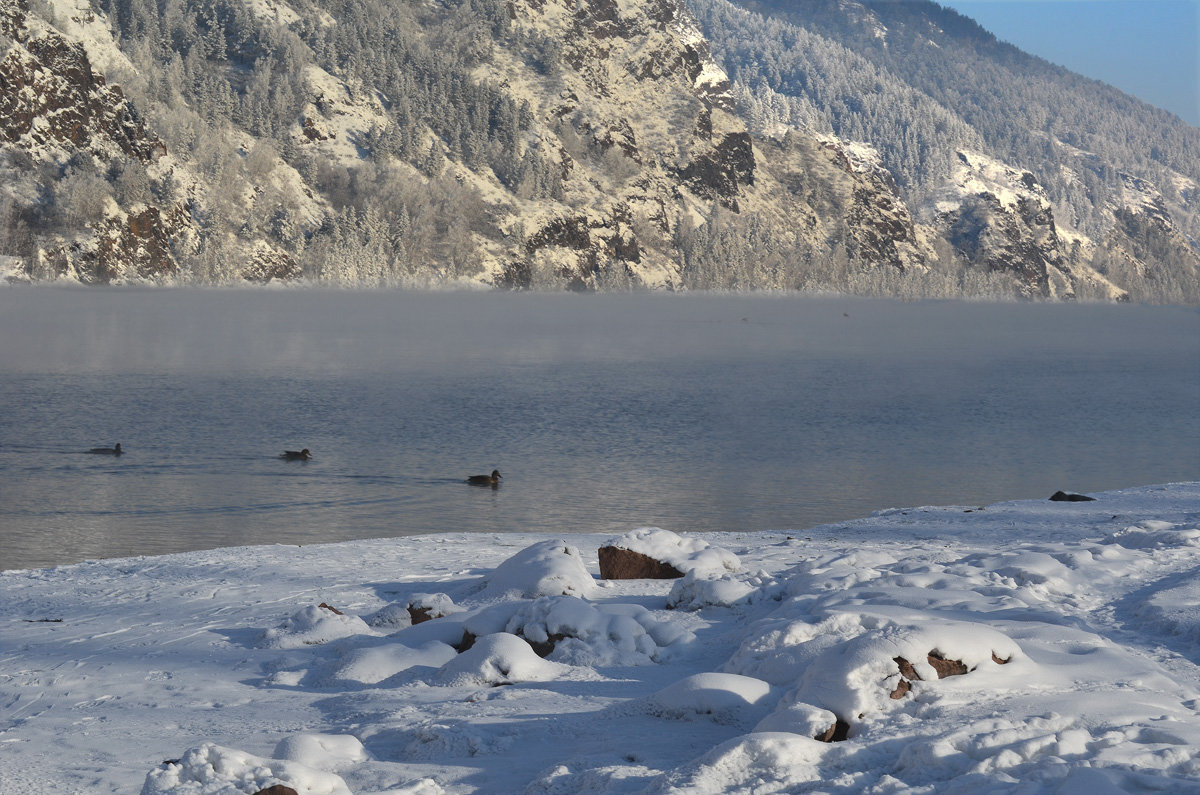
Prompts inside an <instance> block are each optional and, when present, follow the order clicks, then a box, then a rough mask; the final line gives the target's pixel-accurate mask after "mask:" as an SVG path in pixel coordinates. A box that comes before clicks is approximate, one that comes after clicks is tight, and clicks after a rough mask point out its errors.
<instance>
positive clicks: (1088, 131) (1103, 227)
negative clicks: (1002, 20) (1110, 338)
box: [692, 0, 1200, 302]
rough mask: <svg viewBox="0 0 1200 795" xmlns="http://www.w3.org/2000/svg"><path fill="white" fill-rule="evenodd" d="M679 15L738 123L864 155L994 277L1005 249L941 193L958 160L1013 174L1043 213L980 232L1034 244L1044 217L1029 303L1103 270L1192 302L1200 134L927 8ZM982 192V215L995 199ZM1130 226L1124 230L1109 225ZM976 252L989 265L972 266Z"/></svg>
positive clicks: (841, 4)
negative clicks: (876, 157)
mask: <svg viewBox="0 0 1200 795" xmlns="http://www.w3.org/2000/svg"><path fill="white" fill-rule="evenodd" d="M692 7H693V8H695V9H696V11H697V14H698V16H699V17H700V20H701V23H702V27H703V28H704V30H705V32H706V34H707V35H708V36H709V38H710V40H711V41H712V42H713V46H714V50H715V52H716V55H717V58H718V60H719V61H720V62H721V63H722V65H724V66H725V67H726V68H727V70H728V71H729V73H730V75H731V77H732V78H733V81H734V90H735V94H736V95H737V96H739V97H740V98H741V99H742V104H743V106H744V107H745V108H746V109H747V115H748V116H751V117H752V116H753V115H754V114H755V112H758V113H759V114H760V115H761V116H762V121H763V122H765V123H779V122H783V123H786V124H796V123H799V124H802V125H812V126H815V127H817V128H818V129H828V130H830V131H831V132H834V133H836V134H838V135H841V136H843V137H851V138H858V139H862V140H867V141H870V142H872V143H873V144H875V145H876V146H877V147H878V148H879V150H880V154H881V157H882V160H883V162H884V164H885V165H886V167H887V168H888V169H889V170H891V171H892V173H894V174H895V175H896V176H897V180H898V182H899V183H900V184H901V186H902V188H903V190H904V196H905V198H906V199H907V200H908V201H910V202H912V203H913V204H914V205H916V206H918V207H919V208H920V210H919V212H918V214H919V215H920V216H921V217H922V218H923V219H925V220H928V221H930V222H931V223H932V224H933V225H934V226H935V228H937V229H938V231H939V233H940V235H941V236H943V237H945V238H946V239H948V240H950V241H952V242H954V243H955V245H956V247H957V248H958V249H959V251H960V253H961V254H963V255H965V256H967V257H968V258H970V259H971V260H972V262H974V263H975V264H989V263H990V264H989V267H1002V265H1000V264H999V263H1001V262H1003V261H1012V256H1013V248H1012V246H1011V245H1009V246H1001V247H1000V248H995V247H994V246H989V245H988V244H987V240H986V239H981V238H980V236H979V235H978V234H972V227H971V225H970V224H967V225H966V226H964V225H963V223H962V221H963V219H964V218H966V217H978V215H979V209H980V202H979V201H978V200H977V199H978V198H979V197H981V196H982V194H980V193H978V192H975V193H973V194H971V195H969V196H965V197H964V201H963V202H961V204H962V205H963V206H962V207H960V208H958V210H957V212H949V211H948V208H947V206H946V204H947V201H948V200H949V196H948V192H947V188H948V187H950V186H954V185H958V186H960V187H961V186H962V185H963V183H964V178H963V175H962V174H961V173H960V172H961V169H962V166H963V164H964V163H980V162H983V161H984V160H987V161H998V162H999V163H1002V164H1004V168H1007V169H1010V170H1012V171H1015V172H1016V173H1017V174H1018V175H1019V174H1023V173H1025V172H1028V173H1029V174H1030V176H1031V179H1032V180H1033V182H1034V183H1036V185H1037V186H1038V187H1039V189H1038V190H1031V191H1028V192H1027V191H1025V190H1024V189H1023V188H1022V187H1021V186H1020V185H1016V186H1014V187H1015V190H1016V192H1017V193H1018V194H1025V195H1024V196H1023V200H1024V201H1025V202H1026V203H1027V204H1028V205H1029V206H1030V208H1032V207H1034V206H1039V207H1040V206H1042V205H1048V206H1045V207H1044V208H1043V209H1044V210H1045V211H1046V212H1048V213H1049V216H1048V217H1043V216H1044V213H1043V212H1041V211H1039V212H1033V213H1031V214H1029V215H1030V217H1029V218H1028V219H1025V220H1020V219H1018V218H1014V217H1011V214H1010V217H1009V218H1007V219H993V221H997V220H998V221H999V224H997V223H988V224H984V226H990V227H995V226H997V225H1000V226H1004V225H1008V226H1010V227H1011V228H1012V229H1013V230H1014V231H1015V230H1016V229H1017V228H1018V227H1020V228H1022V229H1024V230H1027V231H1028V232H1029V233H1030V235H1032V237H1034V238H1042V239H1043V241H1046V240H1049V237H1048V235H1047V234H1046V233H1038V232H1037V227H1038V226H1039V223H1040V225H1041V226H1047V225H1048V224H1047V222H1049V226H1052V227H1053V229H1051V230H1047V231H1048V232H1050V231H1052V232H1053V233H1055V235H1056V236H1057V237H1058V238H1059V239H1058V241H1057V242H1055V243H1054V248H1055V249H1057V251H1053V252H1047V253H1045V254H1044V255H1040V256H1038V257H1033V258H1030V256H1029V255H1028V253H1027V254H1025V255H1023V256H1019V257H1018V260H1017V262H1018V264H1017V265H1016V266H1015V270H1016V271H1017V272H1018V273H1021V272H1022V271H1025V272H1026V273H1027V275H1032V272H1033V271H1036V270H1041V269H1042V268H1047V269H1048V270H1047V271H1046V276H1047V278H1048V279H1049V281H1046V280H1045V279H1041V278H1040V277H1039V279H1038V280H1035V282H1034V283H1032V287H1033V288H1034V289H1035V290H1036V291H1037V292H1040V293H1041V294H1046V292H1047V290H1049V291H1050V292H1051V293H1052V294H1054V293H1056V288H1055V287H1054V286H1053V284H1052V283H1051V282H1053V280H1054V279H1055V278H1058V279H1060V280H1063V283H1062V285H1061V287H1060V288H1057V290H1062V289H1066V290H1068V291H1070V290H1072V289H1073V288H1072V286H1069V285H1074V286H1079V287H1082V288H1085V289H1084V290H1083V292H1084V293H1085V294H1092V295H1094V294H1095V290H1096V288H1097V286H1099V283H1098V282H1097V281H1096V279H1097V278H1102V277H1103V275H1104V274H1102V273H1100V271H1104V273H1107V274H1108V275H1109V276H1110V277H1114V279H1115V280H1116V281H1118V282H1119V283H1121V284H1123V285H1124V286H1125V287H1126V288H1127V289H1130V290H1131V291H1132V292H1133V294H1134V295H1135V297H1139V298H1157V299H1158V300H1185V301H1191V302H1195V301H1196V300H1200V291H1197V289H1196V281H1197V278H1198V277H1200V269H1198V268H1200V261H1198V260H1197V256H1196V245H1197V242H1196V238H1197V232H1198V231H1200V192H1198V191H1197V185H1198V183H1200V130H1197V129H1196V128H1193V127H1190V126H1188V125H1187V124H1185V123H1183V122H1182V121H1180V120H1179V119H1177V118H1175V117H1173V116H1171V115H1170V114H1168V113H1166V112H1164V111H1161V110H1158V109H1156V108H1153V107H1151V106H1149V105H1146V104H1145V103H1142V102H1140V101H1138V100H1136V99H1134V98H1132V97H1129V96H1127V95H1124V94H1122V93H1121V92H1119V91H1117V90H1116V89H1113V88H1111V87H1110V86H1106V85H1104V84H1102V83H1098V82H1096V81H1092V80H1088V79H1086V78H1083V77H1080V76H1078V75H1075V74H1072V73H1071V72H1069V71H1067V70H1065V69H1062V68H1060V67H1056V66H1053V65H1051V64H1049V63H1046V62H1045V61H1042V60H1040V59H1038V58H1035V57H1033V56H1030V55H1027V54H1025V53H1023V52H1021V51H1019V50H1017V49H1016V48H1014V47H1012V46H1010V45H1007V44H1004V43H1001V42H998V41H997V40H996V39H995V37H993V36H992V35H991V34H989V33H987V32H986V31H984V30H983V29H982V28H980V27H979V26H978V25H976V24H975V23H974V22H972V21H971V20H969V19H967V18H965V17H962V16H960V15H959V14H957V13H956V12H954V11H951V10H948V9H943V8H941V7H940V6H938V5H936V4H935V3H930V2H904V3H896V2H856V1H855V0H812V2H806V3H804V4H803V5H800V6H797V5H794V4H788V3H782V2H774V1H773V0H739V2H737V3H729V2H726V1H725V0H694V2H693V3H692ZM837 65H840V67H841V68H837ZM989 169H990V170H991V171H992V172H995V168H994V167H989ZM989 169H985V170H989ZM974 176H975V178H983V179H984V181H986V177H985V175H983V174H981V173H977V174H975V175H974ZM988 193H989V194H990V198H987V199H986V200H985V203H989V204H992V205H994V206H997V207H1000V206H1003V205H1005V204H1006V202H1004V201H1001V200H1000V197H999V195H998V194H996V193H995V192H990V191H989V192H988ZM935 207H936V208H938V209H935ZM1148 208H1149V212H1147V209H1148ZM1130 215H1132V216H1135V217H1137V218H1138V219H1139V223H1137V224H1133V225H1132V226H1131V225H1130V224H1129V223H1128V222H1127V220H1126V221H1122V220H1121V219H1123V218H1126V219H1127V217H1128V216H1130ZM1039 217H1042V221H1041V222H1038V221H1037V220H1036V219H1037V218H1039ZM1014 223H1015V224H1016V226H1013V224H1014ZM975 227H979V225H978V224H976V225H975ZM1022 236H1024V235H1022ZM985 238H986V236H985ZM1009 242H1010V243H1012V242H1016V241H1015V240H1013V239H1010V240H1009ZM1019 247H1020V246H1019ZM1038 248H1040V249H1042V250H1043V251H1046V249H1045V245H1044V244H1043V245H1040V246H1038ZM981 249H991V253H990V254H985V255H984V256H982V257H981V256H980V253H981ZM1024 249H1025V251H1026V252H1031V251H1032V249H1030V248H1029V247H1028V246H1024ZM1151 250H1153V251H1154V254H1149V252H1150V251H1151ZM1118 264H1119V267H1117V265H1118ZM1031 269H1032V270H1031ZM1055 271H1057V273H1055ZM1039 282H1041V283H1039ZM1057 294H1064V293H1062V292H1057Z"/></svg>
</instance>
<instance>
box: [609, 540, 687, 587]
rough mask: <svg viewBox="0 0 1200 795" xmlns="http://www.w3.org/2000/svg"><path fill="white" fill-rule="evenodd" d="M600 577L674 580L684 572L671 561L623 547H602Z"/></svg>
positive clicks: (610, 578)
mask: <svg viewBox="0 0 1200 795" xmlns="http://www.w3.org/2000/svg"><path fill="white" fill-rule="evenodd" d="M597 554H598V555H599V557H600V577H601V579H605V580H674V579H678V578H680V577H682V576H683V572H682V571H680V570H679V569H677V568H675V567H674V566H672V565H671V564H670V563H663V562H662V561H661V560H655V559H654V558H652V557H649V556H648V555H643V554H642V553H641V552H634V551H633V550H630V549H622V548H621V547H600V549H599V551H598V553H597Z"/></svg>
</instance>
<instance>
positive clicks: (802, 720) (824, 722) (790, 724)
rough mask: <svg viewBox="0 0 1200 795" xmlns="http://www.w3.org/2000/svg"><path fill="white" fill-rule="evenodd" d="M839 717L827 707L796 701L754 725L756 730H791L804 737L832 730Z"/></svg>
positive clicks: (815, 735)
mask: <svg viewBox="0 0 1200 795" xmlns="http://www.w3.org/2000/svg"><path fill="white" fill-rule="evenodd" d="M837 720H838V717H837V715H834V714H833V713H832V712H830V711H829V710H827V709H821V708H820V707H814V706H813V705H812V704H805V703H803V702H795V703H792V704H788V705H786V706H784V707H780V708H779V709H777V710H775V711H774V712H772V713H771V714H770V715H768V716H767V717H765V718H763V719H762V720H761V721H759V722H758V725H757V726H755V727H754V731H756V732H791V733H792V734H799V735H801V736H803V737H819V736H821V735H823V734H825V733H826V732H828V731H829V730H830V728H832V727H833V726H834V725H835V724H836V723H837Z"/></svg>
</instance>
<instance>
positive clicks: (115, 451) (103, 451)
mask: <svg viewBox="0 0 1200 795" xmlns="http://www.w3.org/2000/svg"><path fill="white" fill-rule="evenodd" d="M88 452H89V453H94V454H95V455H120V454H121V443H120V442H117V443H116V444H114V445H113V446H112V447H93V448H92V449H91V450H88Z"/></svg>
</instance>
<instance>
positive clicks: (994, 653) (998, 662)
mask: <svg viewBox="0 0 1200 795" xmlns="http://www.w3.org/2000/svg"><path fill="white" fill-rule="evenodd" d="M1011 661H1012V657H1009V658H1008V659H1007V660H1001V659H1000V658H999V657H997V656H996V652H992V662H994V663H996V665H1008V664H1009V662H1011Z"/></svg>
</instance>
